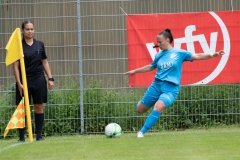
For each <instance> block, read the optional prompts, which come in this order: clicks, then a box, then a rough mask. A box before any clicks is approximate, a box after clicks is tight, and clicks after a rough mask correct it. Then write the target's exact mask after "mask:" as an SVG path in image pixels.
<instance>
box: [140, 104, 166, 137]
mask: <svg viewBox="0 0 240 160" xmlns="http://www.w3.org/2000/svg"><path fill="white" fill-rule="evenodd" d="M165 108H166V107H165V104H164V103H163V102H162V101H160V100H158V101H157V102H156V104H155V105H154V109H153V110H152V112H151V113H150V115H149V116H148V118H147V119H146V121H145V123H144V125H143V127H142V129H141V130H140V131H139V132H138V134H137V137H139V138H141V137H143V135H144V134H145V133H146V132H147V131H148V130H149V129H150V128H152V127H153V126H154V125H155V124H156V122H157V121H158V119H159V117H160V115H161V112H162V111H163V110H164V109H165Z"/></svg>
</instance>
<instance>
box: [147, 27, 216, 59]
mask: <svg viewBox="0 0 240 160" xmlns="http://www.w3.org/2000/svg"><path fill="white" fill-rule="evenodd" d="M193 31H196V26H195V25H191V26H187V27H186V28H185V37H183V38H176V39H174V48H178V49H181V45H182V44H183V43H186V45H187V51H188V52H191V53H195V47H194V42H197V41H198V42H199V43H200V45H201V47H202V49H203V52H204V53H212V52H215V51H216V45H217V34H218V33H217V32H212V33H211V37H210V47H208V43H207V40H206V38H205V36H204V34H200V35H194V36H193V35H192V32H193ZM146 46H147V49H148V52H149V53H150V56H151V58H152V60H154V58H155V54H156V53H157V51H156V49H154V48H153V46H154V43H146Z"/></svg>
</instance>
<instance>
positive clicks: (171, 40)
mask: <svg viewBox="0 0 240 160" xmlns="http://www.w3.org/2000/svg"><path fill="white" fill-rule="evenodd" d="M158 35H163V37H165V38H168V39H169V40H170V44H171V43H172V42H173V35H172V33H171V30H170V29H169V28H167V29H165V30H164V31H162V32H160V33H159V34H158Z"/></svg>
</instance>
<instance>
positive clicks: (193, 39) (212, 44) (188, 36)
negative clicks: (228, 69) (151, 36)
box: [146, 12, 230, 85]
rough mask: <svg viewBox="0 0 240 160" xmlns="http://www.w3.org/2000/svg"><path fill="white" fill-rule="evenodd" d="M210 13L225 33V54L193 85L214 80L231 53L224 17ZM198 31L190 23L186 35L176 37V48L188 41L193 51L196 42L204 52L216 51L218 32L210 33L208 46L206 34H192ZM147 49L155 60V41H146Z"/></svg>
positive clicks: (193, 51)
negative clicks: (212, 68) (210, 71)
mask: <svg viewBox="0 0 240 160" xmlns="http://www.w3.org/2000/svg"><path fill="white" fill-rule="evenodd" d="M209 14H210V15H211V16H212V17H213V18H214V19H215V20H216V21H217V23H218V25H219V27H220V28H221V31H222V35H223V41H224V46H223V50H224V52H225V54H224V55H223V56H222V57H221V60H220V62H219V64H218V65H217V67H216V68H215V69H214V70H213V72H212V73H211V74H210V75H208V76H207V77H206V78H204V79H203V80H201V81H199V82H196V83H193V84H191V85H199V84H208V83H209V82H211V81H212V80H214V79H215V78H216V77H217V76H218V75H219V74H220V73H221V72H222V70H223V69H224V67H225V65H226V64H227V61H228V58H229V55H230V37H229V33H228V30H227V27H226V25H225V24H224V22H223V21H222V19H221V18H220V17H219V16H218V15H217V14H216V13H214V12H209ZM193 31H196V26H195V25H190V26H187V27H186V28H185V37H183V38H176V39H174V48H179V49H180V48H181V44H183V43H186V46H187V50H188V51H189V52H191V53H195V47H194V42H197V41H198V42H199V43H200V45H201V47H202V50H203V52H204V53H212V52H216V45H217V35H218V33H217V32H212V33H211V35H210V44H209V46H208V43H207V40H206V38H205V36H204V34H200V35H194V36H193V35H192V32H193ZM146 46H147V49H148V51H149V54H150V56H151V58H152V60H154V58H155V54H156V53H157V50H156V49H154V48H153V46H154V43H153V42H152V43H146Z"/></svg>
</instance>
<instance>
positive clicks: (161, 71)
mask: <svg viewBox="0 0 240 160" xmlns="http://www.w3.org/2000/svg"><path fill="white" fill-rule="evenodd" d="M191 56H192V53H190V52H188V51H185V50H181V49H175V48H171V49H169V50H167V51H161V52H159V53H157V54H156V55H155V59H154V61H153V62H152V64H151V68H158V70H157V72H156V76H155V78H156V79H159V80H161V81H168V82H172V83H174V84H176V85H180V82H181V75H182V65H183V62H184V61H190V59H191Z"/></svg>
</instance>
